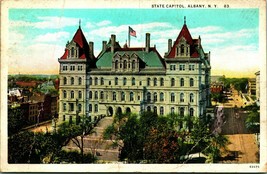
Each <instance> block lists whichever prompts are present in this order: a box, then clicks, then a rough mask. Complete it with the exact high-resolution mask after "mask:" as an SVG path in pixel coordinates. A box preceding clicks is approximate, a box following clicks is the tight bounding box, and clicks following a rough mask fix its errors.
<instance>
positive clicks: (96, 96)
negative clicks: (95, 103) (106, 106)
mask: <svg viewBox="0 0 267 174" xmlns="http://www.w3.org/2000/svg"><path fill="white" fill-rule="evenodd" d="M95 99H96V100H97V99H98V92H97V91H95Z"/></svg>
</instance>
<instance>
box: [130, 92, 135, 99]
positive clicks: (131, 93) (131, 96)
mask: <svg viewBox="0 0 267 174" xmlns="http://www.w3.org/2000/svg"><path fill="white" fill-rule="evenodd" d="M130 101H134V93H133V92H130Z"/></svg>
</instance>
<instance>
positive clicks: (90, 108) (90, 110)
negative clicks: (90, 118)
mask: <svg viewBox="0 0 267 174" xmlns="http://www.w3.org/2000/svg"><path fill="white" fill-rule="evenodd" d="M89 112H92V104H89Z"/></svg>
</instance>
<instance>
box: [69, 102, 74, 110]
mask: <svg viewBox="0 0 267 174" xmlns="http://www.w3.org/2000/svg"><path fill="white" fill-rule="evenodd" d="M69 108H70V110H69V111H74V104H73V103H69Z"/></svg>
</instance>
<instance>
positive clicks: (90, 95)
mask: <svg viewBox="0 0 267 174" xmlns="http://www.w3.org/2000/svg"><path fill="white" fill-rule="evenodd" d="M92 97H93V94H92V91H89V99H92Z"/></svg>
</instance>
